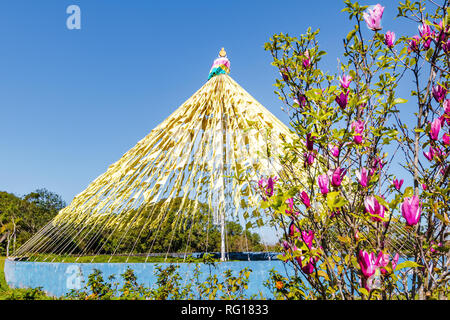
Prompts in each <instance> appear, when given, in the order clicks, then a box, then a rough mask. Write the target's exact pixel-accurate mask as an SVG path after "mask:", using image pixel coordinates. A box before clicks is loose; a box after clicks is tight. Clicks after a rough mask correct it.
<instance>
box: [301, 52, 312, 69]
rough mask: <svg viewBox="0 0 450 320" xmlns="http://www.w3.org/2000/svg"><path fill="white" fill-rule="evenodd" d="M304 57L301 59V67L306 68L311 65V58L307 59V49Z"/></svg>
mask: <svg viewBox="0 0 450 320" xmlns="http://www.w3.org/2000/svg"><path fill="white" fill-rule="evenodd" d="M304 56H305V58H304V59H303V61H302V64H303V67H304V68H308V67H309V66H310V65H311V60H310V59H309V51H308V50H306V51H305V54H304Z"/></svg>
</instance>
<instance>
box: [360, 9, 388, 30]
mask: <svg viewBox="0 0 450 320" xmlns="http://www.w3.org/2000/svg"><path fill="white" fill-rule="evenodd" d="M383 11H384V7H382V6H381V5H380V4H377V5H375V6H371V7H369V8H368V9H367V10H366V11H365V12H364V13H363V18H364V20H365V21H366V24H367V27H368V28H369V29H370V30H373V31H377V30H381V18H382V17H383Z"/></svg>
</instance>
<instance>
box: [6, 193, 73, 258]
mask: <svg viewBox="0 0 450 320" xmlns="http://www.w3.org/2000/svg"><path fill="white" fill-rule="evenodd" d="M65 206H66V204H65V202H64V201H63V200H62V198H61V197H60V196H59V195H57V194H55V193H53V192H50V191H48V190H47V189H37V190H36V191H34V192H31V193H29V194H27V195H25V196H23V197H22V198H20V197H17V196H15V195H14V194H11V193H7V192H4V191H2V192H0V254H5V253H6V251H8V250H9V245H10V244H12V246H13V248H12V249H13V250H14V249H15V248H16V247H19V246H20V245H21V244H23V243H24V242H25V241H27V240H28V239H29V238H30V237H31V235H33V234H34V233H36V232H37V231H38V230H39V229H40V228H42V227H43V226H44V225H45V224H46V223H48V222H49V221H50V220H51V219H52V218H53V217H54V216H55V215H56V214H57V213H58V211H59V210H61V209H62V208H64V207H65Z"/></svg>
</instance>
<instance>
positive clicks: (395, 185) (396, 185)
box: [393, 179, 403, 191]
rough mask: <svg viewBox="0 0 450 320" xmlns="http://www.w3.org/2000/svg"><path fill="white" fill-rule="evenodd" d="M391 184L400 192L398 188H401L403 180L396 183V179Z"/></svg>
mask: <svg viewBox="0 0 450 320" xmlns="http://www.w3.org/2000/svg"><path fill="white" fill-rule="evenodd" d="M393 183H394V187H395V189H397V190H399V191H400V188H401V187H402V184H403V179H401V180H400V181H398V180H397V179H394V180H393Z"/></svg>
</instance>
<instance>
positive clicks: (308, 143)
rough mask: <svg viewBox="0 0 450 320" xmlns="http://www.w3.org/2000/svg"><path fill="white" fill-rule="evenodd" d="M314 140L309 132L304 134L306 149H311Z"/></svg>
mask: <svg viewBox="0 0 450 320" xmlns="http://www.w3.org/2000/svg"><path fill="white" fill-rule="evenodd" d="M314 140H315V137H312V138H311V133H308V134H307V135H306V142H305V144H306V149H308V150H309V151H312V150H313V148H314Z"/></svg>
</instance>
